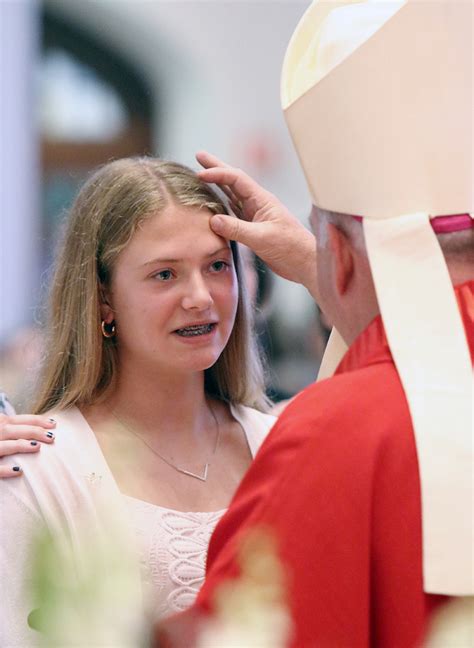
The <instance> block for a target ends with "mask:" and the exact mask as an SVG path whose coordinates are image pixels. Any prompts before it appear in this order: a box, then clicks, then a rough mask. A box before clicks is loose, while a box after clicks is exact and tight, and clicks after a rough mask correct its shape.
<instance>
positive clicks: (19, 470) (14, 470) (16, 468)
mask: <svg viewBox="0 0 474 648" xmlns="http://www.w3.org/2000/svg"><path fill="white" fill-rule="evenodd" d="M12 470H13V472H21V468H20V466H13V468H12Z"/></svg>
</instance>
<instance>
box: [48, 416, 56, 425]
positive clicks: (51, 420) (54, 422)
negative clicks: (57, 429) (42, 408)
mask: <svg viewBox="0 0 474 648" xmlns="http://www.w3.org/2000/svg"><path fill="white" fill-rule="evenodd" d="M48 421H49V422H50V423H52V424H53V425H56V421H55V420H54V419H53V418H49V419H48Z"/></svg>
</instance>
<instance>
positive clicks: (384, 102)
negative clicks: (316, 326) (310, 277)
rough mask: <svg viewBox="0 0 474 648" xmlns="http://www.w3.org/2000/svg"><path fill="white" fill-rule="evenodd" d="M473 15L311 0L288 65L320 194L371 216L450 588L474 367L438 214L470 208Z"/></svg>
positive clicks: (466, 505) (430, 587) (428, 509)
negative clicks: (435, 223)
mask: <svg viewBox="0 0 474 648" xmlns="http://www.w3.org/2000/svg"><path fill="white" fill-rule="evenodd" d="M472 18H473V4H472V3H471V2H470V0H453V1H450V0H440V1H439V0H438V1H436V2H430V1H427V0H405V1H403V2H383V1H381V0H368V1H365V2H364V1H362V2H340V1H339V0H337V1H334V2H314V3H313V4H312V5H311V7H310V8H309V9H308V11H307V12H306V13H305V15H304V16H303V18H302V20H301V22H300V24H299V25H298V27H297V29H296V31H295V34H294V36H293V38H292V40H291V42H290V45H289V48H288V52H287V55H286V57H285V63H284V66H283V74H282V103H283V106H284V108H285V117H286V120H287V123H288V127H289V130H290V133H291V136H292V138H293V140H294V144H295V147H296V150H297V153H298V156H299V158H300V161H301V165H302V167H303V170H304V173H305V176H306V179H307V183H308V187H309V190H310V193H311V195H312V197H313V202H314V204H315V205H317V206H318V207H320V208H322V209H325V210H329V211H336V212H339V213H345V214H348V215H349V214H357V215H358V216H362V217H363V228H364V235H365V240H366V245H367V253H368V257H369V261H370V266H371V270H372V275H373V279H374V284H375V288H376V293H377V298H378V302H379V307H380V312H381V314H382V318H383V322H384V326H385V330H386V334H387V339H388V342H389V345H390V349H391V352H392V356H393V358H394V362H395V364H396V366H397V370H398V373H399V375H400V379H401V382H402V384H403V387H404V390H405V393H406V397H407V401H408V405H409V407H410V413H411V416H412V421H413V427H414V432H415V440H416V446H417V453H418V461H419V466H420V478H421V494H422V523H423V577H424V588H425V591H427V592H432V593H440V594H451V595H472V594H474V565H473V551H474V536H473V532H474V510H473V506H474V468H473V466H474V457H473V436H474V430H473V372H472V364H471V358H470V353H469V349H468V346H467V343H466V337H465V332H464V328H463V325H462V321H461V317H460V315H459V312H458V309H457V304H456V299H455V295H454V291H453V287H452V285H451V281H450V278H449V273H448V269H447V266H446V262H445V260H444V257H443V255H442V252H441V249H440V247H439V243H438V240H437V238H436V236H435V235H434V233H433V231H432V228H431V226H430V223H429V219H430V217H431V218H433V217H436V216H440V215H445V214H461V213H471V214H472V212H473V211H474V209H473V201H472V198H473V189H472V115H473V105H472V66H473V63H472V58H473V57H472ZM334 350H336V354H335V355H332V357H331V355H328V356H327V357H325V359H324V361H323V365H322V372H323V374H325V375H328V373H329V371H328V369H330V370H332V369H333V368H334V367H335V366H336V364H337V361H338V360H340V359H341V355H342V353H343V351H344V341H343V340H342V339H341V338H340V336H338V335H337V334H334V335H333V336H332V337H331V344H330V345H329V349H328V354H333V352H334Z"/></svg>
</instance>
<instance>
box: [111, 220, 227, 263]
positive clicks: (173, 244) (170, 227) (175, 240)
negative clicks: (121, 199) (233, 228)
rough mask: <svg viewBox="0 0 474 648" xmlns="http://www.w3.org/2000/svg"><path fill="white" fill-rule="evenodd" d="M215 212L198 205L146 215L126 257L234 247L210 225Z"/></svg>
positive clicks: (178, 255)
mask: <svg viewBox="0 0 474 648" xmlns="http://www.w3.org/2000/svg"><path fill="white" fill-rule="evenodd" d="M210 217H211V212H209V210H204V209H198V208H194V209H193V208H182V209H180V210H176V213H170V212H169V211H168V210H165V211H164V212H161V213H158V214H153V215H151V216H150V217H148V218H147V219H145V220H144V221H143V222H142V223H141V225H140V227H139V228H138V229H137V231H136V232H135V234H134V235H133V237H132V238H131V240H130V242H129V243H128V245H127V246H126V248H125V249H124V250H123V254H122V258H124V259H126V260H130V261H133V260H134V259H136V258H140V259H143V258H144V257H147V258H149V259H155V258H156V259H164V260H184V259H187V258H199V257H203V258H205V257H207V256H209V255H212V254H213V253H215V252H217V251H221V250H224V251H225V249H229V250H230V244H229V242H228V241H226V240H225V239H223V238H221V237H220V236H218V235H217V234H215V233H214V232H213V231H212V230H211V228H210V225H209V219H210Z"/></svg>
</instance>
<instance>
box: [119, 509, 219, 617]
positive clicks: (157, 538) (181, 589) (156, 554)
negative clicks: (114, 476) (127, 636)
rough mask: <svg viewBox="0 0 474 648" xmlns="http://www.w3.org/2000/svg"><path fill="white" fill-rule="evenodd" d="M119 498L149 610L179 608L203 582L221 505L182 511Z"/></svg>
mask: <svg viewBox="0 0 474 648" xmlns="http://www.w3.org/2000/svg"><path fill="white" fill-rule="evenodd" d="M124 498H125V500H126V503H127V508H128V510H129V513H130V518H131V522H132V524H133V526H134V529H135V533H136V536H137V540H138V550H139V556H140V569H141V576H142V585H143V594H144V600H145V601H146V602H149V605H150V609H149V613H150V614H152V615H153V616H159V617H161V616H164V615H167V614H172V613H174V612H181V611H182V610H185V609H186V608H188V607H190V606H191V605H192V604H193V603H194V600H195V598H196V596H197V593H198V592H199V589H200V587H201V585H202V584H203V582H204V575H205V569H206V555H207V547H208V545H209V540H210V538H211V535H212V533H213V531H214V528H215V526H216V525H217V523H218V522H219V520H220V519H221V517H222V516H223V515H224V513H225V509H224V510H221V511H216V512H211V513H183V512H181V511H173V510H171V509H167V508H164V507H162V506H156V505H155V504H150V503H149V502H143V501H142V500H138V499H135V498H133V497H128V496H124Z"/></svg>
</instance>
